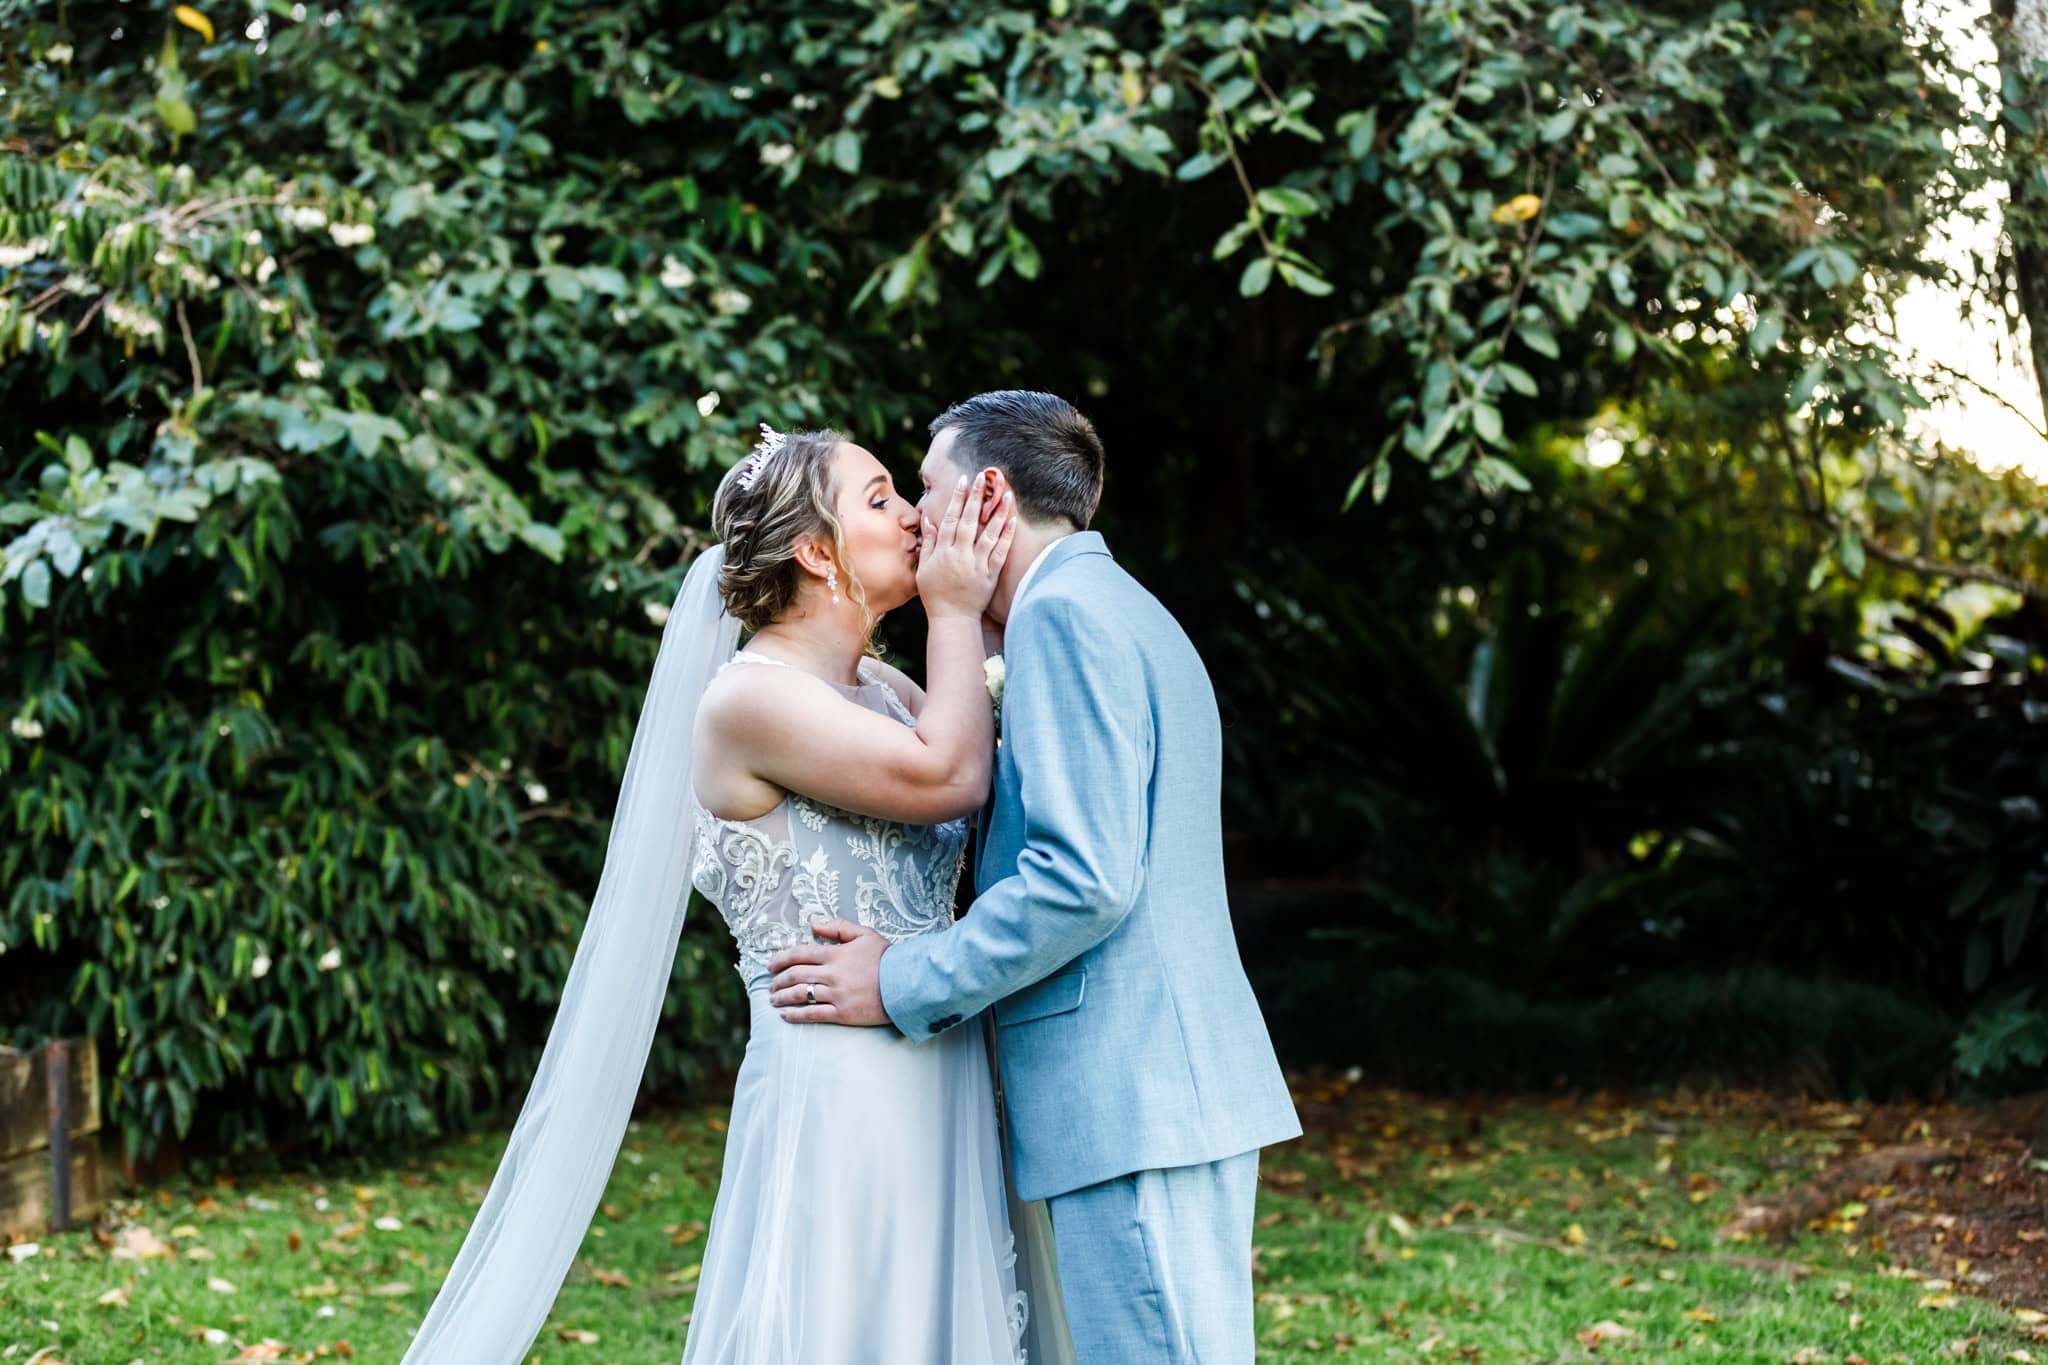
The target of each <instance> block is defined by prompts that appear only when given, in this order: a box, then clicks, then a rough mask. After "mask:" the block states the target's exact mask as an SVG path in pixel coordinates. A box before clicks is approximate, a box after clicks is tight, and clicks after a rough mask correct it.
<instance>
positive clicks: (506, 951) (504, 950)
mask: <svg viewBox="0 0 2048 1365" xmlns="http://www.w3.org/2000/svg"><path fill="white" fill-rule="evenodd" d="M498 951H499V952H500V953H502V954H503V955H504V957H505V960H506V961H507V962H510V961H511V960H512V959H513V958H514V957H516V956H517V954H516V953H514V952H513V951H512V950H511V949H510V948H500V949H498Z"/></svg>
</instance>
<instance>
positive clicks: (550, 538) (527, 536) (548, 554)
mask: <svg viewBox="0 0 2048 1365" xmlns="http://www.w3.org/2000/svg"><path fill="white" fill-rule="evenodd" d="M519 538H520V540H522V541H524V542H525V543H526V544H527V546H528V547H530V548H531V549H534V550H538V551H539V552H540V554H541V555H542V557H543V558H545V559H547V560H548V561H549V562H550V563H554V564H559V563H561V562H562V555H563V551H564V549H565V542H564V541H563V539H562V533H561V532H560V531H558V530H556V529H555V528H554V527H552V526H549V525H548V524H547V523H545V522H539V521H529V522H527V523H526V525H524V526H522V527H520V528H519Z"/></svg>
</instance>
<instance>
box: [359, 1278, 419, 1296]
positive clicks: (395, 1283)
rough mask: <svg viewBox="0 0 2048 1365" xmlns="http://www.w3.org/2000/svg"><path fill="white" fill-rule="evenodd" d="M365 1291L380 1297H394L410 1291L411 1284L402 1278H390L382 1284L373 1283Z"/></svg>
mask: <svg viewBox="0 0 2048 1365" xmlns="http://www.w3.org/2000/svg"><path fill="white" fill-rule="evenodd" d="M367 1292H368V1293H370V1294H372V1295H374V1296H376V1297H377V1298H380V1299H395V1298H398V1297H399V1296H400V1295H402V1294H410V1293H412V1286H411V1285H409V1284H407V1283H406V1282H405V1281H404V1280H391V1281H388V1282H387V1283H384V1284H373V1285H371V1286H370V1288H369V1290H368V1291H367Z"/></svg>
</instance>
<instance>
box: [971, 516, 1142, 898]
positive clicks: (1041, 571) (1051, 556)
mask: <svg viewBox="0 0 2048 1365" xmlns="http://www.w3.org/2000/svg"><path fill="white" fill-rule="evenodd" d="M1040 553H1041V554H1042V555H1043V557H1044V558H1043V562H1041V563H1040V564H1039V566H1038V569H1037V571H1036V572H1035V573H1033V574H1032V575H1031V581H1030V582H1028V583H1026V584H1025V585H1024V591H1023V592H1022V593H1020V594H1019V595H1018V597H1017V600H1016V601H1014V602H1012V603H1010V614H1011V615H1013V616H1014V615H1016V612H1017V608H1018V606H1019V605H1020V604H1021V603H1022V602H1023V601H1024V600H1025V599H1026V598H1028V597H1030V596H1031V594H1033V593H1035V592H1037V591H1038V590H1039V588H1041V587H1042V586H1044V584H1045V581H1046V580H1047V579H1048V578H1051V577H1052V576H1053V574H1055V573H1057V572H1058V571H1059V569H1060V567H1061V566H1062V565H1064V564H1065V563H1066V562H1067V561H1068V560H1070V559H1078V558H1079V557H1080V556H1082V555H1091V554H1094V555H1106V554H1108V553H1109V546H1108V545H1106V544H1104V543H1103V539H1102V535H1101V533H1100V532H1097V531H1076V532H1075V533H1074V534H1073V535H1070V536H1062V537H1060V538H1059V539H1058V540H1056V541H1054V542H1053V543H1052V544H1050V545H1048V546H1046V547H1045V549H1044V550H1042V551H1041V552H1040ZM1000 732H1001V727H1000V723H999V724H998V733H999V734H1000ZM1016 761H1017V760H1016V756H1015V755H1014V754H1013V755H1012V756H1011V763H1012V765H1013V766H1014V764H1015V763H1016ZM1001 779H1002V754H1001V751H1000V750H998V751H997V754H996V780H994V781H991V782H990V783H989V790H988V800H987V801H986V802H984V803H983V805H982V807H981V814H980V816H979V817H978V825H977V833H976V838H975V841H974V889H975V891H976V892H977V893H979V892H980V891H982V890H983V889H985V888H986V887H987V885H988V883H987V882H986V881H985V880H984V879H983V874H984V872H985V870H986V869H987V867H988V846H989V836H990V835H991V834H992V833H993V832H994V825H995V815H996V800H997V798H998V796H999V795H1000V793H1001V791H1002V780H1001Z"/></svg>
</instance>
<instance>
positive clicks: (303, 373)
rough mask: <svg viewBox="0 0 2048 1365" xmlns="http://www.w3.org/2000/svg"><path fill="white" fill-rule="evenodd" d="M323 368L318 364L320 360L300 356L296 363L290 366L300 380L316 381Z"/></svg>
mask: <svg viewBox="0 0 2048 1365" xmlns="http://www.w3.org/2000/svg"><path fill="white" fill-rule="evenodd" d="M325 368H326V367H325V366H324V365H322V364H321V363H320V359H319V357H318V356H310V355H308V356H300V357H299V360H298V363H296V364H295V365H293V366H292V369H294V370H296V371H297V372H298V376H299V378H301V379H318V378H319V377H320V371H321V370H323V369H325Z"/></svg>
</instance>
